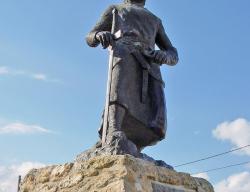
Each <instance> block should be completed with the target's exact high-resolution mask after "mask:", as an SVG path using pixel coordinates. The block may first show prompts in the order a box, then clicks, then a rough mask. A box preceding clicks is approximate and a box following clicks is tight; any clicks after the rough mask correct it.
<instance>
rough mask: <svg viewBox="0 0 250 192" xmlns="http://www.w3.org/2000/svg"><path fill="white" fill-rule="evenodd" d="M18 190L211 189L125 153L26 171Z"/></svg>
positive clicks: (165, 191)
mask: <svg viewBox="0 0 250 192" xmlns="http://www.w3.org/2000/svg"><path fill="white" fill-rule="evenodd" d="M20 191H21V192H214V190H213V187H212V185H211V184H210V183H209V182H207V181H206V180H204V179H201V178H194V177H191V176H190V175H189V174H186V173H177V172H176V171H173V170H170V169H167V168H163V167H157V166H155V165H154V164H153V163H150V162H148V161H144V160H141V159H136V158H134V157H132V156H129V155H117V156H99V157H95V158H92V159H90V160H89V161H82V162H75V163H69V164H65V165H58V166H50V167H46V168H42V169H34V170H32V171H30V172H29V173H28V174H27V175H26V177H25V178H24V180H23V181H22V183H21V190H20Z"/></svg>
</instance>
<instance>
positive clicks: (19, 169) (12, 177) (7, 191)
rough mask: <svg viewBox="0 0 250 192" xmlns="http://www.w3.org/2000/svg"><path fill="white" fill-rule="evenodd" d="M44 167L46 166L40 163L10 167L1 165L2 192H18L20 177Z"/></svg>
mask: <svg viewBox="0 0 250 192" xmlns="http://www.w3.org/2000/svg"><path fill="white" fill-rule="evenodd" d="M44 166H45V164H43V163H39V162H23V163H20V164H13V165H9V166H1V165H0V191H1V192H16V190H17V182H18V176H19V175H21V176H22V177H24V176H25V175H26V174H27V173H28V172H29V171H30V170H31V169H33V168H41V167H44Z"/></svg>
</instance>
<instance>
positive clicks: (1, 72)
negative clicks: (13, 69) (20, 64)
mask: <svg viewBox="0 0 250 192" xmlns="http://www.w3.org/2000/svg"><path fill="white" fill-rule="evenodd" d="M8 73H9V70H8V68H7V67H4V66H2V67H1V66H0V75H6V74H8Z"/></svg>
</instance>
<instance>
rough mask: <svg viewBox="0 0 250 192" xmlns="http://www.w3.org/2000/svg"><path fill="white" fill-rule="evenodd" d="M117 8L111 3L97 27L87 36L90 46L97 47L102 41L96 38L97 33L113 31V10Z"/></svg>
mask: <svg viewBox="0 0 250 192" xmlns="http://www.w3.org/2000/svg"><path fill="white" fill-rule="evenodd" d="M114 8H115V6H114V5H111V6H110V7H109V8H108V9H107V10H106V11H105V12H104V13H103V15H102V16H101V19H100V20H99V22H98V23H97V24H96V25H95V27H94V28H93V29H92V30H91V31H90V33H89V34H88V35H87V36H86V41H87V44H88V45H89V46H90V47H97V46H98V45H99V44H100V43H99V42H98V41H97V40H96V38H95V35H96V33H98V32H100V31H111V28H112V10H113V9H114Z"/></svg>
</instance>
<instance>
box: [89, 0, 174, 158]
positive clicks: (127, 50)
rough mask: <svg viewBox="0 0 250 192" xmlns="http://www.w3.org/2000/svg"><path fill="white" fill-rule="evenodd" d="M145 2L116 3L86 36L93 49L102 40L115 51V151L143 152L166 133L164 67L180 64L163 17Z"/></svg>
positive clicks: (111, 139)
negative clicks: (162, 19)
mask: <svg viewBox="0 0 250 192" xmlns="http://www.w3.org/2000/svg"><path fill="white" fill-rule="evenodd" d="M144 5H145V0H125V1H124V2H123V3H121V4H118V5H111V6H110V7H109V8H108V9H107V10H106V11H105V12H104V14H103V15H102V17H101V19H100V21H99V22H98V23H97V24H96V25H95V27H94V28H93V29H92V30H91V32H90V33H89V34H88V35H87V38H86V40H87V43H88V45H89V46H91V47H96V46H98V45H99V44H101V45H102V47H103V48H107V47H111V48H112V50H113V58H112V78H111V86H110V93H109V106H108V107H109V110H108V111H109V114H108V131H107V140H106V145H107V146H106V148H112V147H113V148H114V146H115V149H114V150H113V151H114V154H126V153H128V154H132V155H134V156H140V155H139V154H140V151H141V150H142V149H143V148H144V147H146V146H149V145H153V144H155V143H156V142H158V141H160V140H162V139H164V138H165V134H166V128H167V118H166V104H165V98H164V90H163V88H164V82H163V80H162V76H161V72H160V66H161V65H162V64H167V65H175V64H176V63H177V62H178V54H177V50H176V49H175V48H174V47H173V46H172V44H171V42H170V40H169V38H168V37H167V35H166V33H165V30H164V27H163V25H162V22H161V20H160V19H159V18H158V17H157V16H155V15H154V14H153V13H151V12H150V11H149V10H148V9H146V8H145V7H144ZM113 10H116V15H115V21H116V22H115V25H114V15H113V13H114V11H113ZM112 12H113V13H112ZM112 27H113V33H111V31H112ZM118 33H119V37H116V34H118ZM156 45H157V46H158V47H159V49H160V50H155V46H156ZM99 133H100V135H102V126H101V129H100V131H99ZM102 147H104V146H102Z"/></svg>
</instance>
